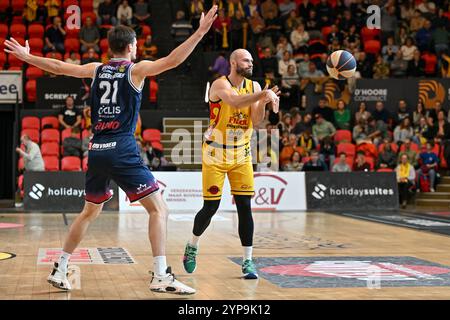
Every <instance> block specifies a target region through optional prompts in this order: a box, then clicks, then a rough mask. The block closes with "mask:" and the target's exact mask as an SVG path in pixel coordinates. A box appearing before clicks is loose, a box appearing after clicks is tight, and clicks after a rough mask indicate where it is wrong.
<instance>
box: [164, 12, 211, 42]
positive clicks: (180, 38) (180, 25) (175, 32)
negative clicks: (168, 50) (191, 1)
mask: <svg viewBox="0 0 450 320" xmlns="http://www.w3.org/2000/svg"><path fill="white" fill-rule="evenodd" d="M217 20H218V19H216V21H215V22H217ZM215 22H214V23H215ZM192 31H193V30H192V24H191V23H190V22H189V21H188V20H186V19H185V17H184V12H183V11H181V10H180V11H177V19H176V21H175V22H174V23H173V24H172V29H171V31H170V33H171V34H172V36H173V37H174V40H175V45H176V46H178V45H180V44H181V43H183V42H184V41H186V39H187V38H189V37H190V36H191V34H192Z"/></svg>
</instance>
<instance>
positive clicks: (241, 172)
mask: <svg viewBox="0 0 450 320" xmlns="http://www.w3.org/2000/svg"><path fill="white" fill-rule="evenodd" d="M230 65H231V72H230V74H229V75H228V76H227V77H222V78H219V79H217V80H216V81H214V82H213V84H212V85H211V89H210V91H209V105H210V126H209V128H208V130H207V131H206V132H205V139H204V140H205V141H204V143H203V155H202V156H203V158H202V161H203V164H202V180H203V208H202V209H201V210H200V211H199V212H198V213H197V215H196V216H195V220H194V228H193V237H192V240H191V241H190V242H188V243H187V245H186V248H185V254H184V258H183V264H184V268H185V270H186V272H188V273H192V272H194V271H195V269H196V267H197V263H196V260H195V258H196V256H197V253H198V243H199V238H200V236H201V235H202V234H203V232H204V231H205V230H206V228H207V227H208V225H209V223H210V222H211V218H212V217H213V215H214V214H215V213H216V211H217V209H218V208H219V204H220V199H221V197H222V188H223V183H224V180H225V175H227V176H228V180H229V182H230V186H231V194H232V195H233V196H234V200H235V202H236V208H237V211H238V215H239V237H240V239H241V244H242V246H243V249H244V257H243V263H242V272H243V274H244V278H246V279H257V278H258V274H257V272H256V268H255V265H254V263H253V260H252V246H253V217H252V211H251V198H252V196H253V194H254V187H253V186H254V182H253V167H252V157H251V150H250V139H251V136H252V131H253V130H252V128H253V125H257V124H259V123H260V122H261V121H262V120H263V119H264V114H265V106H266V104H268V103H270V104H272V108H273V110H274V111H275V112H278V106H279V98H278V95H279V93H280V92H279V90H278V88H277V87H274V88H272V89H271V90H268V89H267V86H266V87H265V88H264V90H261V86H260V85H259V84H258V83H257V82H253V81H252V80H249V79H248V78H249V77H251V76H252V71H253V59H252V56H251V54H250V53H249V52H248V51H247V50H244V49H238V50H236V51H234V52H233V53H232V54H231V56H230Z"/></svg>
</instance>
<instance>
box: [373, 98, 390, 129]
mask: <svg viewBox="0 0 450 320" xmlns="http://www.w3.org/2000/svg"><path fill="white" fill-rule="evenodd" d="M372 116H373V118H374V119H375V120H376V121H380V120H381V121H383V122H384V123H386V124H387V123H388V122H389V119H391V114H390V113H389V111H388V110H386V108H385V107H384V103H383V102H381V101H378V102H377V103H376V104H375V110H374V111H373V112H372Z"/></svg>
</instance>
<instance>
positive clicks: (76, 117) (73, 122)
mask: <svg viewBox="0 0 450 320" xmlns="http://www.w3.org/2000/svg"><path fill="white" fill-rule="evenodd" d="M58 121H59V124H60V126H61V129H72V128H75V127H78V126H80V124H81V113H80V111H78V110H77V109H76V108H75V100H74V99H73V97H72V96H68V97H67V98H66V105H65V107H64V108H62V109H61V111H60V112H59V114H58Z"/></svg>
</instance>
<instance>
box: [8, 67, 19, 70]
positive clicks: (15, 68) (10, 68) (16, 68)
mask: <svg viewBox="0 0 450 320" xmlns="http://www.w3.org/2000/svg"><path fill="white" fill-rule="evenodd" d="M8 70H9V71H13V70H14V71H22V67H9V68H8Z"/></svg>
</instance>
